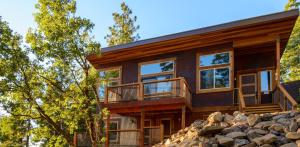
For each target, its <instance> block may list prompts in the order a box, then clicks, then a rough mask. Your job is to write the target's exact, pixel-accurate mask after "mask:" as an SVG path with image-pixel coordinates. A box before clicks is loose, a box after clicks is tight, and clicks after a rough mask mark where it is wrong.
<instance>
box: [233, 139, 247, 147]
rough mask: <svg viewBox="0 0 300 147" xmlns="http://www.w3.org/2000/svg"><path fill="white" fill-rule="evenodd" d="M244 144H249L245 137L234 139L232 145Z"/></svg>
mask: <svg viewBox="0 0 300 147" xmlns="http://www.w3.org/2000/svg"><path fill="white" fill-rule="evenodd" d="M246 144H249V141H248V140H247V139H235V140H234V143H233V147H241V146H243V145H246Z"/></svg>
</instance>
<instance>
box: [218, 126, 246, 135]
mask: <svg viewBox="0 0 300 147" xmlns="http://www.w3.org/2000/svg"><path fill="white" fill-rule="evenodd" d="M241 131H242V130H241V128H240V127H238V126H232V127H229V128H224V129H223V130H222V133H223V134H228V133H231V132H241Z"/></svg>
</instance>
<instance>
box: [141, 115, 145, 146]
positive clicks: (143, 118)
mask: <svg viewBox="0 0 300 147" xmlns="http://www.w3.org/2000/svg"><path fill="white" fill-rule="evenodd" d="M144 120H145V111H144V110H142V111H141V122H140V123H141V124H140V125H141V128H140V131H141V134H140V146H141V147H144V127H145V126H144V125H145V122H144Z"/></svg>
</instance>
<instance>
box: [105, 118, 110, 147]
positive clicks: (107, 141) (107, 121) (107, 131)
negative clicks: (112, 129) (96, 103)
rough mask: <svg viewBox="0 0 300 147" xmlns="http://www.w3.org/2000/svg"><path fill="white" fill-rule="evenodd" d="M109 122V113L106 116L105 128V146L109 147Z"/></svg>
mask: <svg viewBox="0 0 300 147" xmlns="http://www.w3.org/2000/svg"><path fill="white" fill-rule="evenodd" d="M109 124H110V115H107V117H106V129H105V138H106V140H105V146H106V147H109Z"/></svg>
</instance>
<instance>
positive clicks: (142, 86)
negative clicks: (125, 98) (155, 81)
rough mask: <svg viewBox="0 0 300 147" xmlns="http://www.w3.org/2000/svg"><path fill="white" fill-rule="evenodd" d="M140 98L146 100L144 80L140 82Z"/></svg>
mask: <svg viewBox="0 0 300 147" xmlns="http://www.w3.org/2000/svg"><path fill="white" fill-rule="evenodd" d="M138 100H140V101H143V100H144V84H143V83H142V82H140V83H139V98H138Z"/></svg>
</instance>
